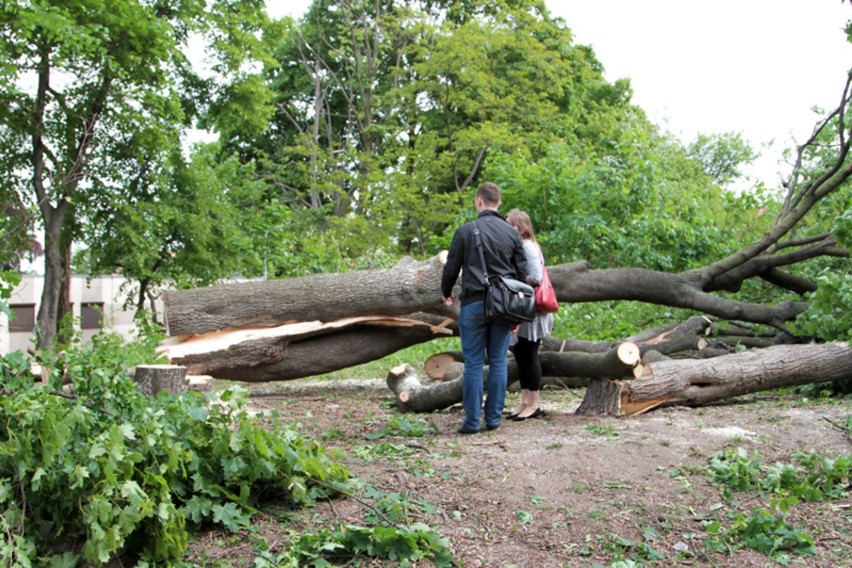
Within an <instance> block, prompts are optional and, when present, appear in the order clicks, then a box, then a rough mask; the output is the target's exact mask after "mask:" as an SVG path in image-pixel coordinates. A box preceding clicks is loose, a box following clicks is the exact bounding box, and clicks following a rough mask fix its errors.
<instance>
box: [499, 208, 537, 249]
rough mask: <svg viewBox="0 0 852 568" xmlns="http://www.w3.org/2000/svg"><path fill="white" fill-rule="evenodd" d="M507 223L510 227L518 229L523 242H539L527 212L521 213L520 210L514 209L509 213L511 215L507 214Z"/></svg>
mask: <svg viewBox="0 0 852 568" xmlns="http://www.w3.org/2000/svg"><path fill="white" fill-rule="evenodd" d="M506 221H508V222H509V224H510V225H512V226H513V227H515V228H517V229H518V233H519V234H520V235H521V239H522V240H530V241H532V242H534V243H537V242H538V241H537V240H535V231H534V230H533V226H532V221H531V220H530V216H529V215H527V213H526V212H525V211H521V210H520V209H512V210H511V211H509V213H507V214H506Z"/></svg>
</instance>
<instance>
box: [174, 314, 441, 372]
mask: <svg viewBox="0 0 852 568" xmlns="http://www.w3.org/2000/svg"><path fill="white" fill-rule="evenodd" d="M450 333H451V332H450V331H449V330H447V329H445V328H442V327H439V326H432V325H428V324H424V323H422V322H418V321H412V320H406V319H403V318H390V317H372V318H368V317H362V318H349V319H347V320H339V321H336V322H331V323H322V322H302V323H298V324H288V325H283V326H278V327H274V328H271V327H270V328H258V329H242V330H229V331H219V332H214V333H210V334H203V335H198V336H193V337H192V338H189V339H185V340H184V341H181V342H173V343H171V344H166V345H163V346H161V347H160V348H159V351H160V352H161V353H163V354H165V355H166V356H167V357H168V359H169V361H171V362H172V363H173V364H177V365H183V366H184V367H186V368H187V369H188V371H189V373H191V374H194V375H210V376H213V377H216V378H219V379H229V380H235V381H246V382H267V381H280V380H289V379H295V378H300V377H306V376H311V375H320V374H323V373H330V372H333V371H337V370H340V369H345V368H348V367H352V366H354V365H358V364H361V363H367V362H369V361H374V360H376V359H380V358H382V357H384V356H385V355H388V354H390V353H393V352H395V351H398V350H400V349H403V348H405V347H409V346H411V345H416V344H418V343H424V342H426V341H431V340H432V339H434V338H436V337H440V336H447V335H449V334H450Z"/></svg>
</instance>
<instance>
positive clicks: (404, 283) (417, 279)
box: [164, 253, 458, 374]
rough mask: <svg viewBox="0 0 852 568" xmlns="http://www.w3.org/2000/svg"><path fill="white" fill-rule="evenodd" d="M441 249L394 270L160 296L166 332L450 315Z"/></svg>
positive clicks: (184, 333)
mask: <svg viewBox="0 0 852 568" xmlns="http://www.w3.org/2000/svg"><path fill="white" fill-rule="evenodd" d="M445 262H446V253H442V254H441V255H438V256H435V257H433V258H430V259H428V260H425V261H415V260H413V259H410V258H405V259H402V260H401V261H399V262H398V263H397V264H396V265H395V266H394V267H393V268H390V269H384V270H360V271H353V272H345V273H333V274H316V275H312V276H302V277H299V278H288V279H283V280H267V281H259V282H239V283H235V284H226V285H220V286H213V287H208V288H197V289H193V290H177V291H171V292H167V293H166V294H165V296H164V301H165V313H166V325H167V328H168V333H169V335H172V336H187V335H196V334H201V333H209V332H214V331H219V330H223V329H230V328H240V327H246V326H262V325H270V326H277V325H282V324H285V323H294V322H305V321H314V320H319V321H323V322H333V321H337V320H341V319H345V318H352V317H360V316H380V315H388V316H404V315H407V314H411V313H412V312H418V311H424V312H429V313H433V314H439V315H443V316H444V317H447V316H449V317H453V318H455V317H456V316H457V314H458V310H457V308H449V307H447V306H444V305H443V303H442V302H441V287H440V281H441V270H442V268H443V265H444V264H445ZM311 374H315V373H311Z"/></svg>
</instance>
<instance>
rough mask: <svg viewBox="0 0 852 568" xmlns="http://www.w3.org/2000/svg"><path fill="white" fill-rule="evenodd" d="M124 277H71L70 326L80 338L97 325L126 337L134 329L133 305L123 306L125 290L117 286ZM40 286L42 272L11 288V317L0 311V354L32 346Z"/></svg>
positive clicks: (87, 337) (85, 337)
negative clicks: (71, 313) (77, 331)
mask: <svg viewBox="0 0 852 568" xmlns="http://www.w3.org/2000/svg"><path fill="white" fill-rule="evenodd" d="M126 282H127V280H126V279H125V278H124V277H123V276H118V275H112V276H99V277H97V278H92V279H91V280H90V281H89V279H88V277H87V276H72V277H71V304H72V310H73V313H74V327H75V329H78V330H80V332H81V336H82V340H83V342H86V341H88V340H90V339H91V338H92V336H94V335H95V334H96V333H98V332H99V331H101V329H108V330H110V331H115V332H117V333H119V334H121V335H123V336H125V337H130V336H131V335H132V334H133V331H134V330H135V325H134V322H133V314H134V312H135V308H133V307H131V308H130V309H129V310H128V311H125V310H124V309H123V307H122V306H123V305H124V302H125V300H126V299H127V293H126V292H125V291H122V290H121V287H122V285H123V284H125V283H126ZM43 290H44V277H43V276H23V277H22V278H21V282H20V284H18V286H17V287H16V288H15V290H14V291H13V292H12V297H11V298H10V299H9V301H8V302H7V303H8V306H9V308H10V310H11V311H12V313H14V314H15V318H13V319H12V320H11V321H10V320H9V318H8V317H7V316H6V315H5V314H3V313H0V354H3V355H5V354H8V353H11V352H14V351H19V350H20V351H24V352H26V351H27V350H28V349H30V348H31V347H33V346H34V336H33V329H34V328H35V325H36V317H37V316H38V309H39V303H40V302H41V295H42V291H43Z"/></svg>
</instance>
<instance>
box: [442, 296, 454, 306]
mask: <svg viewBox="0 0 852 568" xmlns="http://www.w3.org/2000/svg"><path fill="white" fill-rule="evenodd" d="M443 298H444V305H445V306H452V305H453V295H452V294H450V295H449V296H443Z"/></svg>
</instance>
